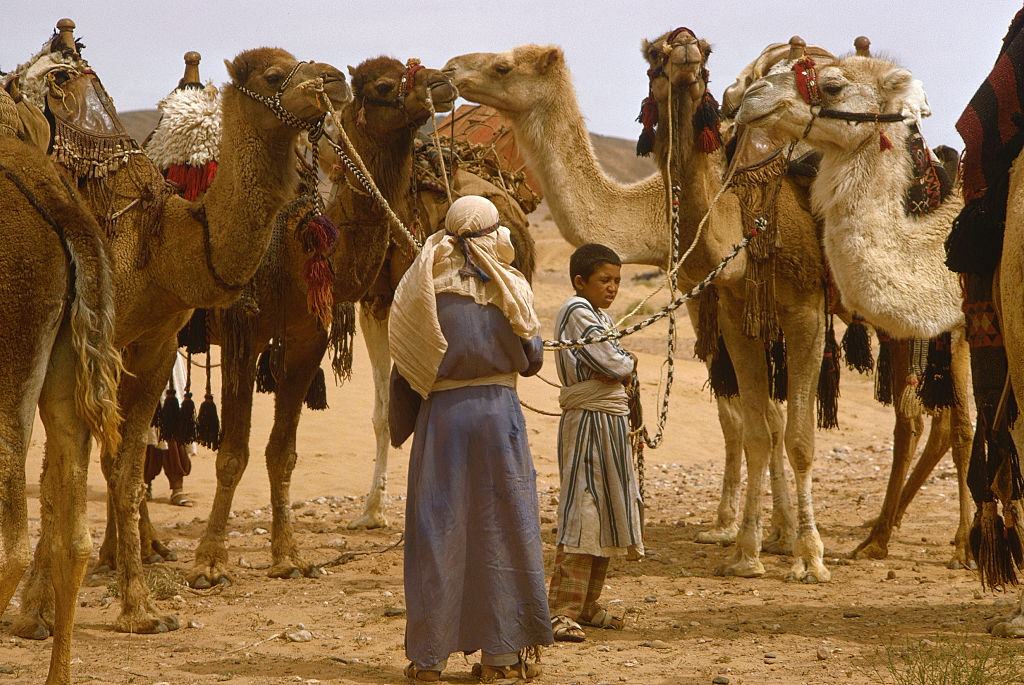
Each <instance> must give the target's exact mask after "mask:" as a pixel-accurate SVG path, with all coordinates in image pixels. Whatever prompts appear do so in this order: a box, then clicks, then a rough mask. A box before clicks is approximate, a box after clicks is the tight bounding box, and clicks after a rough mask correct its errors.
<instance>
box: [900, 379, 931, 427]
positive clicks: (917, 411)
mask: <svg viewBox="0 0 1024 685" xmlns="http://www.w3.org/2000/svg"><path fill="white" fill-rule="evenodd" d="M919 386H920V382H919V380H918V378H917V376H915V375H913V374H911V375H909V376H907V383H906V385H905V386H904V387H903V394H902V395H900V401H899V405H898V406H897V408H896V409H897V411H899V413H900V415H901V416H905V417H908V418H915V417H918V416H920V415H921V414H923V413H924V404H923V403H922V402H921V396H920V395H919V394H918V387H919Z"/></svg>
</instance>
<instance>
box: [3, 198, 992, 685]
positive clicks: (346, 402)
mask: <svg viewBox="0 0 1024 685" xmlns="http://www.w3.org/2000/svg"><path fill="white" fill-rule="evenodd" d="M534 220H535V221H540V222H541V227H540V228H539V229H538V230H537V233H536V235H537V238H538V251H539V253H540V260H539V265H540V266H539V270H538V274H537V278H536V280H535V287H536V291H537V295H538V300H539V309H540V313H541V316H542V320H544V321H545V322H546V324H545V329H547V328H548V327H549V326H550V322H551V319H552V316H553V315H554V313H555V311H556V309H557V307H558V305H559V304H560V302H561V301H562V299H563V298H564V297H566V296H567V295H568V294H569V292H568V285H567V277H566V276H565V275H564V274H565V270H566V264H567V259H568V255H569V253H570V252H571V250H570V248H569V247H568V245H567V244H566V243H565V242H564V241H562V240H561V238H560V237H559V236H558V234H557V232H556V231H555V230H554V228H553V226H552V224H551V222H550V217H545V216H544V214H543V210H542V211H541V212H538V213H536V214H535V215H534ZM651 273H652V272H651V271H650V270H649V269H644V268H638V267H627V268H626V269H625V270H624V274H625V276H626V279H625V286H624V289H623V292H622V293H621V295H620V298H619V301H618V302H617V303H616V306H615V307H614V308H613V314H615V315H619V314H621V313H622V312H624V311H625V310H626V309H627V308H628V307H630V306H632V305H633V304H635V303H636V302H637V301H639V299H640V297H641V296H642V295H643V294H644V293H646V292H647V291H648V290H649V289H650V288H651V287H653V285H655V284H656V281H652V280H642V279H634V277H636V276H643V275H644V274H648V275H650V274H651ZM656 301H657V302H660V301H661V299H658V300H656ZM680 330H681V333H680V338H681V339H680V342H679V347H678V349H679V350H681V352H680V354H679V359H678V361H677V367H676V368H677V375H676V384H675V388H674V391H673V403H672V409H671V416H670V420H669V423H668V428H667V436H666V439H665V443H664V445H663V446H662V447H661V448H660V449H659V450H657V451H648V452H647V480H646V489H647V497H648V504H647V512H648V514H647V528H646V538H647V545H648V548H649V550H650V554H649V556H648V558H647V559H646V560H644V561H642V562H640V563H627V562H624V561H623V562H618V561H617V562H614V563H613V564H612V570H611V573H610V576H609V579H608V585H607V588H606V590H605V593H604V599H605V600H608V601H612V602H614V603H621V604H622V605H623V607H624V608H625V609H626V610H627V612H628V614H627V616H628V624H627V628H626V629H625V630H624V631H621V632H612V631H601V630H597V629H591V630H590V631H589V632H588V639H587V641H586V642H585V643H584V644H582V645H565V644H559V645H556V646H555V647H553V648H551V649H549V650H547V651H546V652H545V654H544V664H545V668H546V675H545V676H544V678H543V680H542V681H541V682H545V683H552V684H555V683H711V682H712V679H713V678H715V677H716V676H719V675H724V676H726V677H727V678H729V679H730V682H731V683H748V684H755V683H756V684H769V683H832V682H836V681H838V682H848V683H871V682H879V681H878V680H877V679H876V677H875V676H873V675H872V671H873V668H874V666H875V665H877V664H880V663H881V662H882V661H884V659H885V654H886V652H885V650H886V648H887V646H889V647H890V648H891V645H893V644H899V643H902V642H903V641H909V644H911V645H913V644H919V643H920V642H921V641H922V640H927V639H938V638H937V637H936V636H941V635H946V634H956V633H963V632H966V633H968V634H969V635H970V636H972V637H977V638H978V639H987V638H982V637H981V636H982V635H983V634H984V622H985V619H986V618H987V617H989V616H992V615H995V614H997V613H1005V612H1006V611H1007V606H1006V605H1008V604H1009V603H1010V602H1011V601H1012V597H1011V596H1008V595H1003V596H993V595H988V594H985V595H983V594H982V593H981V592H980V587H979V584H978V582H977V580H976V579H975V577H974V575H973V574H971V573H969V572H965V571H951V570H947V569H946V566H945V564H946V561H947V560H948V559H949V557H950V554H951V547H950V540H951V538H952V535H953V532H954V527H955V524H956V516H957V512H956V479H955V473H954V471H953V465H952V462H951V460H950V459H949V458H948V457H947V458H946V459H945V460H944V461H943V462H942V463H941V464H940V465H939V467H938V469H937V470H936V473H935V474H933V477H932V479H931V480H929V481H928V483H927V484H926V486H925V488H923V490H922V492H921V494H920V495H919V496H918V498H917V500H916V501H915V502H914V503H913V505H912V506H911V508H910V510H909V512H908V516H907V520H906V521H905V523H904V525H903V528H902V529H901V530H899V531H897V532H896V534H895V535H894V540H893V543H892V544H891V545H890V557H889V558H888V559H886V560H884V561H855V562H849V561H846V560H845V559H844V558H843V557H844V556H845V554H846V553H847V552H849V551H850V550H851V549H853V548H854V547H855V546H856V544H857V543H858V542H859V541H860V539H861V538H862V537H863V536H864V535H865V533H866V529H865V528H863V527H862V523H863V522H864V521H866V520H868V519H870V518H871V517H872V516H874V515H875V514H876V513H877V509H878V508H879V506H880V504H881V499H882V493H883V491H884V487H885V481H886V478H887V475H888V469H889V463H890V459H891V431H892V411H891V409H887V408H885V407H882V406H880V405H878V404H876V403H875V402H874V401H873V400H872V398H871V388H872V380H871V379H870V378H866V377H862V376H857V375H855V374H853V373H852V372H849V371H847V370H845V369H844V371H843V382H842V399H841V404H840V422H841V428H840V429H839V430H835V431H829V432H819V433H818V435H817V443H816V454H817V462H816V464H815V478H814V481H815V482H814V488H815V493H814V494H815V501H816V505H817V515H818V524H819V530H820V531H821V535H822V538H823V539H824V543H825V550H826V552H825V553H826V559H827V560H828V564H829V566H830V568H831V569H832V573H833V579H832V582H831V583H829V584H826V585H819V586H815V585H810V586H808V585H799V584H793V583H788V582H786V581H785V580H784V577H785V573H786V570H787V568H788V565H789V561H788V559H787V558H784V557H776V556H765V557H764V562H765V566H766V568H767V570H768V573H767V575H766V576H765V577H763V578H761V579H758V580H737V579H724V578H719V577H716V576H715V575H714V573H713V569H714V567H715V566H716V565H718V564H719V563H720V562H722V561H724V560H726V559H727V558H728V557H729V555H730V553H731V550H730V549H728V548H723V547H719V546H705V545H698V544H696V543H694V542H693V539H694V536H695V535H696V534H697V533H698V532H700V531H701V530H705V529H706V528H708V527H709V525H710V524H711V522H712V521H713V520H714V514H715V508H716V506H717V502H718V492H719V487H720V477H721V470H722V467H721V463H722V459H723V441H722V437H721V432H720V429H719V426H718V421H717V415H716V411H715V405H714V403H713V402H712V401H711V399H710V394H709V392H708V391H707V390H705V389H703V385H704V382H705V379H706V373H705V370H704V368H703V366H702V365H701V364H700V363H698V362H697V361H696V360H693V359H691V357H690V352H691V350H692V346H693V334H692V331H691V329H690V326H689V323H688V321H685V318H684V321H683V322H682V323H681V327H680ZM664 331H665V327H664V326H663V325H660V326H656V327H654V328H652V329H648V331H645V332H644V333H642V334H639V335H637V336H635V337H633V338H630V339H629V340H628V341H627V343H626V345H627V347H630V348H631V349H634V350H636V351H638V352H639V353H640V359H641V364H642V366H641V377H642V379H643V383H644V389H645V393H646V397H647V400H646V402H645V403H646V405H647V414H648V417H649V420H651V419H653V417H655V416H656V409H655V399H654V398H655V394H656V392H657V386H658V377H657V371H656V370H657V368H658V366H659V364H660V360H659V356H658V355H659V354H663V348H664V340H663V336H664ZM545 375H547V376H548V377H551V376H552V375H553V372H552V370H551V368H548V369H547V371H546V374H545ZM216 381H219V379H216ZM520 392H521V394H522V397H523V398H524V399H525V400H526V401H527V402H529V403H530V404H532V405H534V406H537V407H541V408H545V409H548V410H555V409H557V391H556V390H555V389H554V388H551V387H549V386H547V385H545V384H544V383H542V382H541V381H539V380H536V379H527V380H524V381H522V382H521V384H520ZM328 397H329V402H330V409H329V410H327V411H324V412H309V411H307V412H305V413H304V414H303V418H302V424H301V426H300V428H299V437H298V445H299V455H300V456H299V461H298V465H297V467H296V469H295V474H294V476H293V479H292V499H293V502H294V505H293V508H294V512H293V513H294V515H295V521H296V529H297V533H298V536H299V541H300V544H301V546H302V547H303V549H304V550H305V553H306V555H307V557H306V558H307V559H311V560H316V561H319V562H328V561H329V560H332V559H335V558H336V557H337V556H338V555H339V554H341V553H342V552H344V551H354V550H355V551H358V550H364V551H372V550H379V549H382V548H384V547H386V546H388V545H390V544H391V543H393V542H394V541H396V540H397V538H398V536H399V533H400V531H401V530H402V525H403V511H404V496H403V495H404V492H405V479H406V463H407V462H406V459H407V454H406V452H405V451H394V452H393V453H392V459H391V462H390V463H389V466H388V476H389V488H390V493H391V498H390V500H389V503H388V507H387V513H388V517H389V519H390V523H391V527H390V528H388V529H384V530H376V531H370V532H352V531H348V530H346V528H345V523H346V522H347V521H349V520H351V519H352V518H354V517H355V516H356V514H357V513H358V512H359V511H361V504H362V495H363V494H364V493H365V491H366V489H367V486H368V484H369V480H370V474H371V471H372V460H373V444H374V443H373V431H372V427H371V424H370V409H371V398H372V387H371V383H370V380H369V374H368V362H367V358H366V354H365V350H364V349H363V348H362V346H361V345H360V346H358V348H357V358H356V369H355V378H354V379H353V380H352V381H351V382H350V383H349V384H347V385H345V386H343V387H334V386H330V387H329V388H328ZM272 407H273V405H272V398H270V397H268V396H266V395H258V396H257V398H256V406H255V409H254V411H255V417H254V421H253V431H252V445H251V448H252V454H253V455H254V458H253V460H252V462H251V463H250V466H249V469H248V471H247V473H246V474H245V477H244V478H243V479H242V482H241V485H240V486H239V488H238V492H237V495H236V497H235V501H234V510H235V512H236V516H235V517H234V519H233V520H232V522H231V524H232V525H231V532H230V537H229V538H228V547H229V558H230V560H231V564H232V566H233V570H234V572H235V580H236V582H235V583H234V584H233V585H231V586H230V587H227V588H224V589H222V590H221V591H220V592H219V593H217V594H205V595H201V594H197V593H195V592H192V591H190V590H189V589H188V588H185V587H181V588H180V589H179V590H177V596H176V597H171V598H169V599H166V600H161V601H160V602H159V605H160V606H161V608H162V609H164V610H165V611H166V612H168V613H175V614H177V616H178V617H179V618H180V619H181V621H182V625H183V628H182V629H181V630H179V631H177V632H175V633H171V634H166V635H157V636H143V635H126V634H120V633H116V632H114V631H113V630H112V629H111V624H112V622H113V620H114V618H115V616H116V612H117V610H118V605H117V603H116V602H111V600H110V599H109V598H107V597H106V596H107V595H108V589H107V584H108V583H109V582H110V581H111V579H110V578H109V577H99V578H93V579H91V580H90V581H88V582H87V586H86V587H83V589H82V593H81V598H80V604H81V607H80V609H79V610H78V615H77V623H76V630H75V642H74V647H73V657H74V664H75V665H74V667H73V669H74V679H75V681H76V682H102V683H124V682H132V683H160V682H166V683H210V682H221V681H223V682H232V683H286V682H305V683H307V684H308V683H316V682H332V683H398V682H403V681H404V678H403V676H402V667H403V666H404V665H405V663H406V661H405V658H404V655H403V649H402V635H403V628H404V618H403V617H402V607H403V599H402V557H401V549H400V548H399V549H396V550H394V551H388V552H384V553H380V554H369V555H366V556H362V557H359V558H357V559H356V560H354V561H351V562H350V563H347V564H344V565H335V566H331V567H329V568H328V571H327V575H325V576H324V577H322V578H320V579H316V580H313V579H298V580H271V579H269V578H267V577H266V575H265V574H266V571H265V570H261V567H262V569H265V568H266V566H267V564H268V563H269V560H270V549H269V547H270V541H269V536H268V535H267V534H266V529H269V528H270V515H269V508H268V502H269V494H268V493H269V491H268V487H267V481H266V476H265V470H264V468H263V466H262V464H261V460H260V459H259V458H258V455H261V454H262V452H263V448H264V445H265V442H266V439H267V436H268V434H269V431H270V426H271V422H272V417H273V409H272ZM527 422H528V425H529V431H530V444H531V448H532V450H533V455H534V460H535V462H536V467H537V471H538V473H539V488H540V503H541V511H542V517H543V519H542V520H543V527H544V539H545V557H546V559H547V562H548V565H549V570H550V564H551V560H552V557H553V555H554V550H553V546H552V540H553V531H552V525H553V521H554V512H555V505H556V497H557V464H556V460H555V451H554V450H555V438H556V431H557V419H555V418H551V417H547V416H540V415H537V414H533V413H529V412H527ZM42 441H43V433H42V428H41V426H39V425H38V424H37V427H36V432H35V434H34V439H33V443H32V449H31V452H30V456H29V462H30V463H29V473H30V474H33V475H34V474H37V473H38V472H39V467H40V461H41V456H42ZM186 485H187V489H188V491H189V492H190V493H191V494H192V496H193V497H194V498H195V499H196V501H197V504H196V507H195V508H193V509H183V508H178V507H172V506H170V505H169V504H168V502H167V495H168V491H167V485H166V481H165V480H162V477H161V479H160V480H158V481H157V483H156V487H155V489H156V501H155V502H154V503H153V504H152V505H151V509H150V511H151V513H152V516H153V518H154V520H155V522H156V523H157V525H158V527H159V528H160V529H161V531H162V532H163V533H164V534H165V535H164V537H165V540H166V541H167V542H168V543H169V544H170V546H171V548H172V549H174V550H176V552H177V554H178V557H179V561H177V562H174V563H169V564H166V565H165V566H166V567H169V568H170V569H173V570H175V571H177V572H181V571H184V570H186V569H187V568H188V567H189V565H190V563H191V560H192V555H193V551H194V549H195V546H196V544H197V541H198V538H199V536H200V535H201V533H202V530H203V526H204V524H205V520H206V519H205V517H206V514H207V511H208V508H209V506H210V504H211V501H212V497H213V491H214V487H215V472H214V455H213V454H212V453H210V452H208V451H206V450H200V453H199V455H198V457H197V458H195V459H194V461H193V471H192V475H191V476H190V477H189V478H188V479H187V481H186ZM104 492H105V491H104V486H103V481H102V477H101V474H100V469H99V464H98V461H97V459H96V458H94V459H93V464H92V469H91V471H90V474H89V517H90V526H91V529H92V532H93V539H94V543H95V545H96V546H97V547H98V545H99V541H100V537H101V535H102V531H103V517H104ZM37 495H38V486H36V485H34V484H33V485H32V486H30V496H31V497H32V503H31V509H30V515H31V517H32V533H33V535H36V534H38V525H39V524H38V501H37V499H36V497H37ZM763 502H764V505H765V512H766V514H767V513H768V509H767V507H768V505H769V499H768V496H767V493H765V497H764V499H763ZM890 572H891V573H890ZM15 611H16V608H15V607H12V608H11V609H9V610H8V612H7V614H6V615H5V616H4V617H3V619H2V620H0V644H2V647H0V682H41V681H42V680H43V679H44V677H45V673H46V667H47V663H48V655H49V649H50V643H49V642H32V641H26V640H21V639H17V638H13V637H11V635H10V631H9V628H10V620H11V618H12V615H13V614H14V612H15ZM190 622H191V625H192V626H193V627H185V626H187V625H189V623H190ZM300 623H301V624H303V625H304V626H305V627H306V628H307V629H308V630H309V631H311V633H312V636H313V639H312V640H310V641H308V642H301V643H298V642H288V641H285V640H283V639H271V638H272V637H273V636H275V635H278V634H279V633H281V632H282V631H284V630H286V629H288V628H289V627H294V626H295V625H296V624H300ZM823 647H824V648H825V649H822V648H823ZM766 655H774V658H770V657H766ZM473 660H474V658H473V657H470V661H465V662H464V661H463V660H462V659H461V658H458V657H455V658H453V659H452V660H451V662H450V665H451V672H450V674H446V679H447V680H449V681H451V682H472V679H471V678H470V677H469V670H470V662H471V661H473Z"/></svg>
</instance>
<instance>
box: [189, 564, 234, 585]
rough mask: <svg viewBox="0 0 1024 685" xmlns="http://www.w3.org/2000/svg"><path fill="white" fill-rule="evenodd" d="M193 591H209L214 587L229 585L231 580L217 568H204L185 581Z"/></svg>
mask: <svg viewBox="0 0 1024 685" xmlns="http://www.w3.org/2000/svg"><path fill="white" fill-rule="evenodd" d="M187 582H188V586H189V587H190V588H192V589H193V590H209V589H210V588H212V587H213V586H214V585H231V578H230V577H229V576H228V574H226V573H223V572H222V571H220V570H219V569H218V568H217V567H211V566H205V567H203V569H202V570H201V571H198V572H196V573H193V574H192V575H191V576H190V577H189V578H188V580H187Z"/></svg>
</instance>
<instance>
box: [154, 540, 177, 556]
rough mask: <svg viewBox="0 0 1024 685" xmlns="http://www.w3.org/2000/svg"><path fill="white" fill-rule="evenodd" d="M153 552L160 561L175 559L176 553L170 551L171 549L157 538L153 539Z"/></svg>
mask: <svg viewBox="0 0 1024 685" xmlns="http://www.w3.org/2000/svg"><path fill="white" fill-rule="evenodd" d="M153 552H155V553H156V554H158V555H159V556H160V558H161V560H162V561H177V560H178V555H177V554H175V553H174V552H172V551H171V549H170V548H169V547H168V546H167V545H165V544H163V543H162V542H160V541H159V540H153Z"/></svg>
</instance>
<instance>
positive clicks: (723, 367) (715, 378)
mask: <svg viewBox="0 0 1024 685" xmlns="http://www.w3.org/2000/svg"><path fill="white" fill-rule="evenodd" d="M708 383H709V384H710V385H711V393H712V394H713V395H714V396H715V397H737V396H739V394H740V384H739V381H737V380H736V369H735V368H734V367H733V365H732V359H731V358H730V357H729V350H728V349H726V347H725V338H723V337H722V336H718V352H716V353H715V359H714V361H712V362H711V370H710V376H709V378H708Z"/></svg>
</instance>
